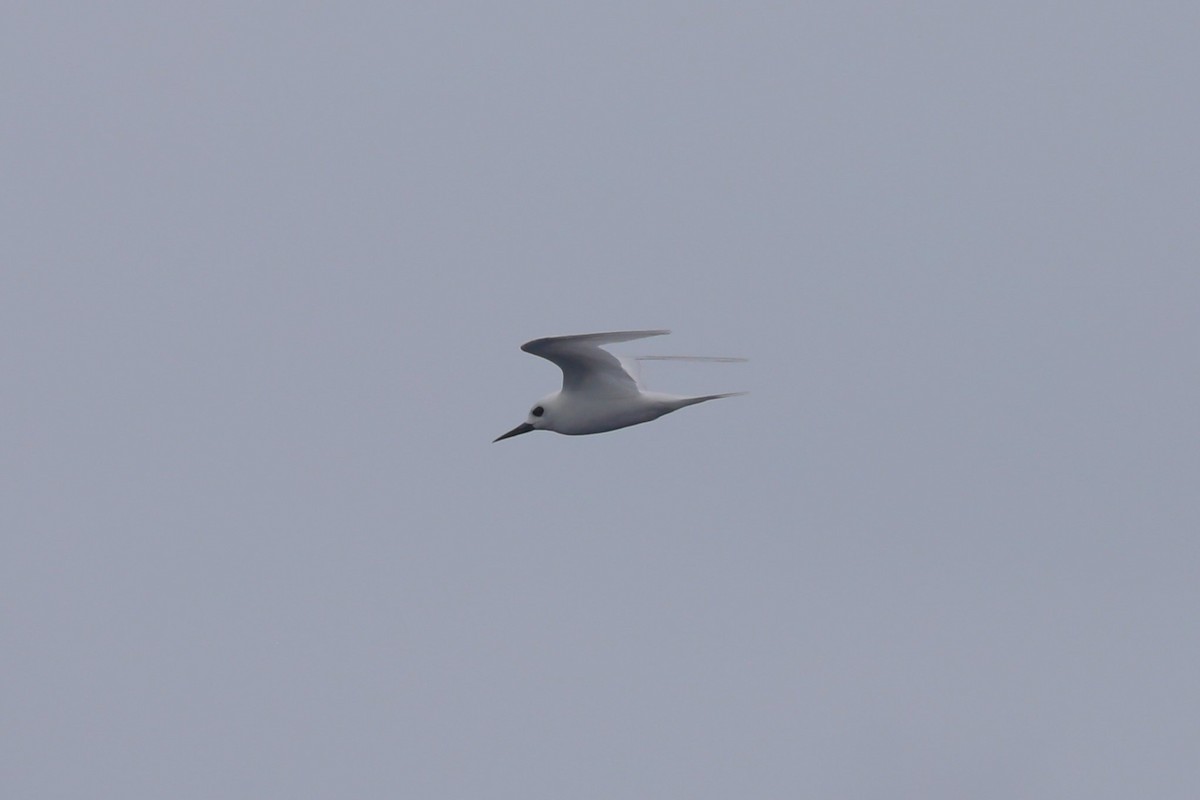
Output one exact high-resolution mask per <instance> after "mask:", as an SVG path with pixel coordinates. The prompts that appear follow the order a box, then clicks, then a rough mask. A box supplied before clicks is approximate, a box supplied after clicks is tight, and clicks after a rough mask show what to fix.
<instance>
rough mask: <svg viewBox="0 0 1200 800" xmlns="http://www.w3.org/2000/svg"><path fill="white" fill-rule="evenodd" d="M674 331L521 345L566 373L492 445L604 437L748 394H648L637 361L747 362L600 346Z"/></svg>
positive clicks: (597, 335) (554, 338)
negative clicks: (541, 436)
mask: <svg viewBox="0 0 1200 800" xmlns="http://www.w3.org/2000/svg"><path fill="white" fill-rule="evenodd" d="M667 333H670V331H665V330H656V331H611V332H608V333H582V334H578V335H575V336H550V337H548V338H545V339H534V340H533V341H532V342H526V343H525V344H523V345H521V349H522V350H524V351H525V352H526V353H533V354H534V355H535V356H541V357H542V358H544V359H546V360H547V361H552V362H554V364H555V365H557V366H558V368H559V369H561V370H562V373H563V384H562V389H561V390H559V391H557V392H555V393H554V394H549V395H546V396H545V397H543V398H542V399H541V400H539V401H538V402H537V403H536V404H534V406H533V408H532V409H530V411H529V417H528V418H526V420H525V421H524V422H522V423H521V424H520V425H518V426H517V427H515V428H513V429H512V430H511V431H509V432H508V433H506V434H504V435H503V436H499V437H497V438H496V439H494V440H493V443H495V442H498V441H500V440H501V439H507V438H509V437H510V436H518V435H520V434H522V433H529V432H530V431H554V432H555V433H565V434H567V435H568V436H580V435H583V434H587V433H603V432H604V431H615V430H616V429H618V428H626V427H628V426H630V425H638V424H640V423H642V422H649V421H650V420H652V419H658V418H659V417H661V416H662V415H663V414H670V413H671V412H672V411H678V410H679V409H681V408H683V407H684V406H691V405H695V404H696V403H703V402H705V401H707V400H716V399H718V398H721V397H733V396H735V395H740V394H745V392H727V393H725V394H706V395H703V396H701V397H681V396H678V395H671V394H660V393H658V392H647V391H646V390H645V389H644V388H643V387H642V383H641V380H640V378H639V370H638V362H639V361H745V360H746V359H744V358H711V357H704V356H641V357H638V358H632V357H629V356H614V355H613V354H612V353H609V352H608V351H607V350H603V349H601V347H600V345H602V344H611V343H613V342H628V341H631V340H633V339H645V338H647V337H649V336H662V335H664V334H667Z"/></svg>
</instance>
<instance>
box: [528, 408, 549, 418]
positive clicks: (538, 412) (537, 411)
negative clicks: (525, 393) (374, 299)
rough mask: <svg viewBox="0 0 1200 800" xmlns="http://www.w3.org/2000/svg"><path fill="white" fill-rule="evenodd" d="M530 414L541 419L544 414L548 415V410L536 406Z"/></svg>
mask: <svg viewBox="0 0 1200 800" xmlns="http://www.w3.org/2000/svg"><path fill="white" fill-rule="evenodd" d="M529 413H531V414H533V415H534V416H535V417H540V416H541V415H542V414H545V413H546V409H544V408H542V407H541V406H534V407H533V411H531V412H529Z"/></svg>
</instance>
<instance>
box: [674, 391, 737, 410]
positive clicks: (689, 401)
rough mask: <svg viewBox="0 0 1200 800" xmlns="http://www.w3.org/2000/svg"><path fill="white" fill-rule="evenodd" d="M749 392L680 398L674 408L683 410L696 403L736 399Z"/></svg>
mask: <svg viewBox="0 0 1200 800" xmlns="http://www.w3.org/2000/svg"><path fill="white" fill-rule="evenodd" d="M743 394H750V393H749V392H724V393H722V394H706V395H703V396H701V397H681V398H679V399H678V400H677V401H675V402H677V403H678V405H677V406H675V407H676V408H684V407H685V406H694V405H696V403H704V402H707V401H708V400H720V399H721V398H722V397H738V396H740V395H743Z"/></svg>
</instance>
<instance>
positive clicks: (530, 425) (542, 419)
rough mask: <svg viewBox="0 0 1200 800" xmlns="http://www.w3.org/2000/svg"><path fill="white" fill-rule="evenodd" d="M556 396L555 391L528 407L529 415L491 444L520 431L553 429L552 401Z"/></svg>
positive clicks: (519, 433)
mask: <svg viewBox="0 0 1200 800" xmlns="http://www.w3.org/2000/svg"><path fill="white" fill-rule="evenodd" d="M557 397H558V393H557V392H556V393H555V394H552V395H547V396H546V397H543V398H542V399H541V400H539V401H537V402H536V403H534V404H533V408H531V409H529V416H528V417H526V418H525V421H524V422H522V423H521V424H520V425H518V426H517V427H515V428H513V429H512V430H511V431H509V432H508V433H506V434H504V435H502V436H498V437H496V438H495V439H493V440H492V444H495V443H496V442H498V441H500V440H501V439H507V438H508V437H510V436H519V435H521V434H522V433H529V432H530V431H544V430H554V405H555V403H554V401H555V399H556V398H557Z"/></svg>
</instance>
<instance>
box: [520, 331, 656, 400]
mask: <svg viewBox="0 0 1200 800" xmlns="http://www.w3.org/2000/svg"><path fill="white" fill-rule="evenodd" d="M666 333H670V331H663V330H657V331H611V332H608V333H581V334H577V335H575V336H550V337H547V338H545V339H534V340H533V341H532V342H526V343H525V344H523V345H521V349H522V350H524V351H525V352H526V353H532V354H533V355H535V356H541V357H542V358H544V359H546V360H547V361H553V362H554V363H555V364H556V365H558V368H559V369H561V370H562V373H563V391H564V392H587V393H589V394H596V395H600V396H620V395H632V394H637V393H638V385H637V381H636V380H635V379H634V376H633V375H631V374H630V373H629V372H627V371H626V370H625V368H624V367H623V366H621V362H620V361H619V360H618V359H617V357H616V356H614V355H613V354H612V353H609V352H606V351H604V350H601V349H600V345H602V344H609V343H612V342H628V341H631V340H633V339H645V338H646V337H648V336H662V335H663V334H666Z"/></svg>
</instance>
